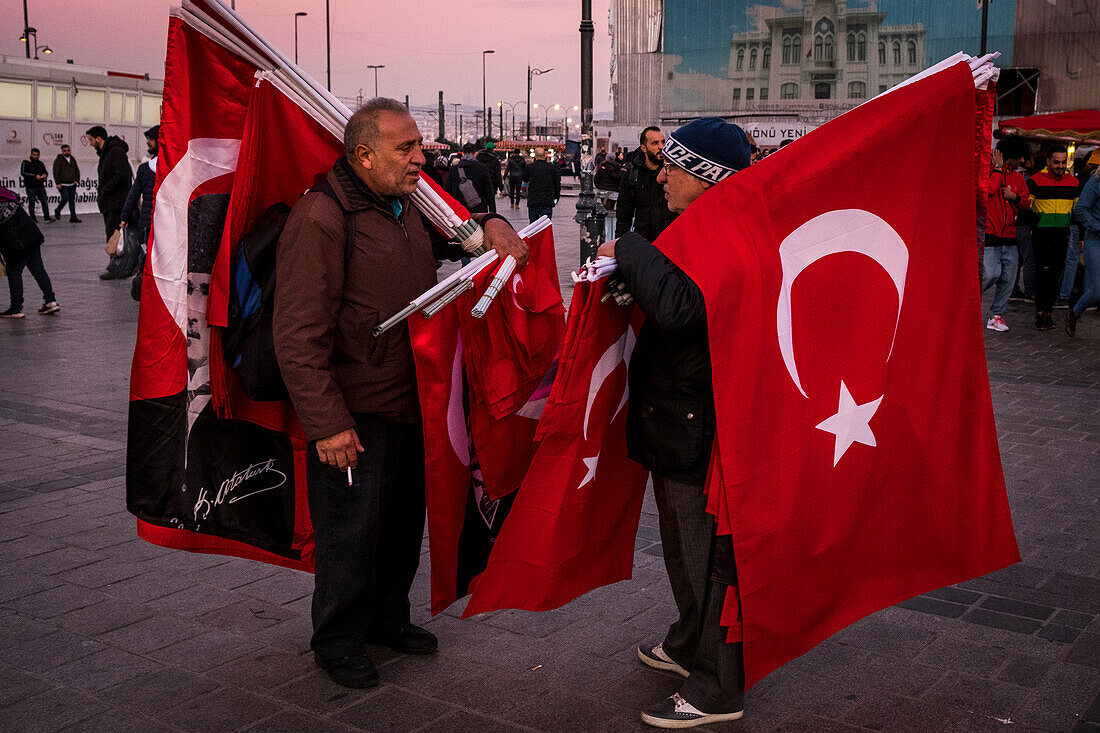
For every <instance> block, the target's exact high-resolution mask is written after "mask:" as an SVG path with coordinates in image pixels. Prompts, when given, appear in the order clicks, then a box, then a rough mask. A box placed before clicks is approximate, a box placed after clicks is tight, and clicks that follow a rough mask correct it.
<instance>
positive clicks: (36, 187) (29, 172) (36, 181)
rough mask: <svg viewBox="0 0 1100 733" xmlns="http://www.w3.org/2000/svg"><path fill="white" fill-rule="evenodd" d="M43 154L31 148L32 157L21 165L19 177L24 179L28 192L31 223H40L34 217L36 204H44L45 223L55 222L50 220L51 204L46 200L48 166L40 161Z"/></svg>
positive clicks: (28, 210) (24, 185) (43, 215)
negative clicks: (36, 202)
mask: <svg viewBox="0 0 1100 733" xmlns="http://www.w3.org/2000/svg"><path fill="white" fill-rule="evenodd" d="M40 156H41V153H40V152H39V150H38V148H31V156H30V157H29V158H27V159H25V160H24V161H23V162H22V163H21V164H20V165H19V175H20V176H22V177H23V188H24V189H26V191H27V212H28V213H29V214H30V215H31V221H38V219H36V218H35V217H34V202H35V201H39V202H41V203H42V218H43V219H44V220H45V221H53V219H51V218H50V204H49V202H48V201H47V200H46V180H47V179H48V178H49V176H48V175H47V174H46V166H45V165H44V164H43V163H42V161H41V160H39V157H40Z"/></svg>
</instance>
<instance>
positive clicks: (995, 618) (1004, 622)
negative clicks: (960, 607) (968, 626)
mask: <svg viewBox="0 0 1100 733" xmlns="http://www.w3.org/2000/svg"><path fill="white" fill-rule="evenodd" d="M963 618H964V619H965V620H967V621H969V622H971V623H975V624H979V625H981V626H991V627H993V628H995V629H1005V630H1006V631H1015V632H1017V633H1020V634H1031V633H1034V632H1035V631H1037V630H1038V629H1040V628H1041V627H1042V625H1043V624H1042V623H1041V622H1039V621H1036V620H1035V619H1029V618H1022V617H1020V616H1009V615H1008V614H1005V613H996V612H995V611H987V610H985V609H982V608H974V609H971V610H970V611H968V612H967V613H966V615H965V616H963Z"/></svg>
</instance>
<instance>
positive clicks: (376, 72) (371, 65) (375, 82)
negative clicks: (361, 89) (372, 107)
mask: <svg viewBox="0 0 1100 733" xmlns="http://www.w3.org/2000/svg"><path fill="white" fill-rule="evenodd" d="M367 68H368V69H374V96H375V97H376V98H377V97H378V70H379V69H384V68H386V65H385V64H367Z"/></svg>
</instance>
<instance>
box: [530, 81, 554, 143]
mask: <svg viewBox="0 0 1100 733" xmlns="http://www.w3.org/2000/svg"><path fill="white" fill-rule="evenodd" d="M553 70H554V67H550V68H549V69H532V68H531V64H527V139H528V140H530V139H531V77H532V76H539V75H540V74H545V73H547V72H549V71H553Z"/></svg>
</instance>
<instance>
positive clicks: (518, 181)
mask: <svg viewBox="0 0 1100 733" xmlns="http://www.w3.org/2000/svg"><path fill="white" fill-rule="evenodd" d="M521 193H523V179H522V178H513V177H511V176H508V200H509V201H511V202H512V205H513V206H519V195H520V194H521Z"/></svg>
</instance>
